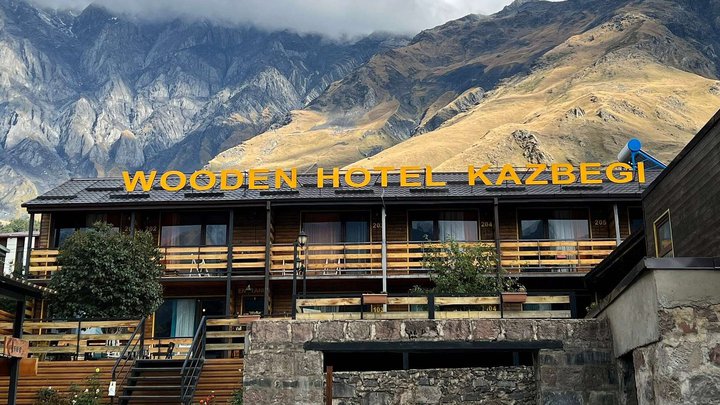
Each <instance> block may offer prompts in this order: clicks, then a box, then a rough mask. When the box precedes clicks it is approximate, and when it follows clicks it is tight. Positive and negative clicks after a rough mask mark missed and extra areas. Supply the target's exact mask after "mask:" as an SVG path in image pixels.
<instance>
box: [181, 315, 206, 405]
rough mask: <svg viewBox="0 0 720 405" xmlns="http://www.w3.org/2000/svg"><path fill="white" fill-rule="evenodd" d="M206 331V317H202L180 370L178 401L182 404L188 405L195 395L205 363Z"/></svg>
mask: <svg viewBox="0 0 720 405" xmlns="http://www.w3.org/2000/svg"><path fill="white" fill-rule="evenodd" d="M206 329H207V317H205V316H203V317H202V319H201V320H200V324H199V325H198V328H197V331H195V336H194V337H193V341H192V344H191V345H190V349H189V350H188V353H187V356H186V357H185V361H184V362H183V365H182V369H181V370H180V386H181V392H180V400H181V403H182V404H189V403H190V401H192V399H193V396H194V395H195V388H196V387H197V383H198V380H199V379H200V373H201V372H202V367H203V364H204V362H205V348H206V340H207V334H206Z"/></svg>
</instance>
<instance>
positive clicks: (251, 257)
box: [29, 246, 265, 280]
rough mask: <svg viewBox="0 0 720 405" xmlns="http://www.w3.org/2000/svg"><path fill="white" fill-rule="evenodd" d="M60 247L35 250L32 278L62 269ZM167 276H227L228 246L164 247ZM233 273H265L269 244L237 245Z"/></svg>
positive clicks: (32, 261) (31, 266)
mask: <svg viewBox="0 0 720 405" xmlns="http://www.w3.org/2000/svg"><path fill="white" fill-rule="evenodd" d="M58 253H59V251H58V250H56V249H33V250H32V252H31V253H30V269H29V271H30V278H31V279H33V280H46V279H49V278H50V276H52V273H53V272H55V271H57V270H58V269H59V266H58V262H57V256H58ZM160 254H161V259H160V262H161V263H162V265H163V270H164V273H163V277H166V278H176V277H224V276H226V275H227V271H228V248H227V247H226V246H198V247H162V248H160ZM231 269H232V275H234V276H242V275H263V274H265V246H233V248H232V267H231Z"/></svg>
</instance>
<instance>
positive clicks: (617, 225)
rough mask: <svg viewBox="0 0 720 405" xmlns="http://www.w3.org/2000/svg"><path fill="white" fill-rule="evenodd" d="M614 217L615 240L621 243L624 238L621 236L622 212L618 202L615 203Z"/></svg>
mask: <svg viewBox="0 0 720 405" xmlns="http://www.w3.org/2000/svg"><path fill="white" fill-rule="evenodd" d="M613 217H614V220H615V242H616V243H617V244H618V245H620V243H621V242H622V238H621V237H620V214H619V213H618V206H617V204H613Z"/></svg>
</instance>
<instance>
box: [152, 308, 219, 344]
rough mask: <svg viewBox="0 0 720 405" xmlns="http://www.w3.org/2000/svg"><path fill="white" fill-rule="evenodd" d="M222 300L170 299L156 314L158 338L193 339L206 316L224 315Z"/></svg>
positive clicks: (156, 333) (155, 333)
mask: <svg viewBox="0 0 720 405" xmlns="http://www.w3.org/2000/svg"><path fill="white" fill-rule="evenodd" d="M224 313H225V300H224V299H222V298H201V299H198V298H168V299H165V301H164V302H163V303H162V305H160V308H158V310H157V311H156V312H155V332H154V336H155V337H158V338H172V337H177V338H183V337H184V338H187V337H193V336H194V334H195V328H196V327H197V325H198V324H199V323H200V319H201V318H202V317H203V316H204V315H223V314H224Z"/></svg>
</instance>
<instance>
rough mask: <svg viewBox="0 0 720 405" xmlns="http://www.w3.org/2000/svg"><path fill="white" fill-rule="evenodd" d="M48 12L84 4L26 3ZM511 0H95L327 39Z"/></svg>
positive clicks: (143, 15) (407, 28)
mask: <svg viewBox="0 0 720 405" xmlns="http://www.w3.org/2000/svg"><path fill="white" fill-rule="evenodd" d="M31 1H32V2H34V3H35V4H37V5H40V6H42V7H47V8H54V9H75V10H79V9H82V8H84V7H85V6H87V5H88V4H89V3H90V2H89V1H87V0H31ZM510 1H511V0H482V1H479V0H311V1H308V0H122V1H118V0H99V1H96V2H95V3H96V4H99V5H102V6H103V7H106V8H107V9H109V10H110V11H112V12H114V13H117V14H124V15H127V16H130V17H134V18H140V19H150V20H157V19H172V18H177V17H181V18H188V19H209V20H212V21H216V22H219V23H225V24H253V25H255V26H257V27H260V28H265V29H269V30H278V29H290V30H294V31H298V32H313V33H321V34H326V35H330V36H334V37H336V36H341V35H349V36H354V35H364V34H369V33H371V32H376V31H388V32H396V33H417V32H419V31H421V30H423V29H426V28H430V27H434V26H436V25H439V24H442V23H444V22H446V21H448V20H452V19H456V18H459V17H462V16H465V15H467V14H471V13H479V14H490V13H493V12H496V11H498V10H500V9H501V8H502V7H503V6H505V5H506V4H508V3H510Z"/></svg>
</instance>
